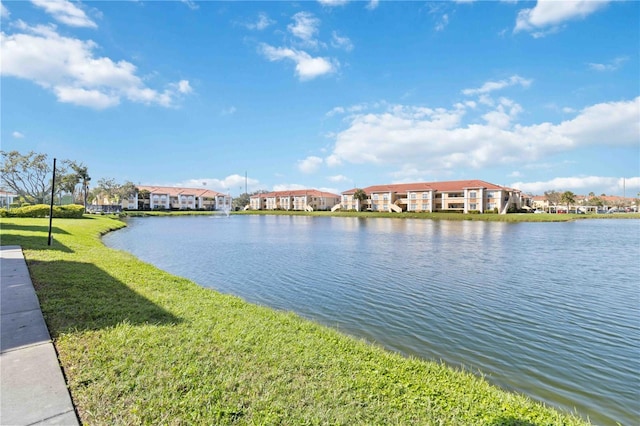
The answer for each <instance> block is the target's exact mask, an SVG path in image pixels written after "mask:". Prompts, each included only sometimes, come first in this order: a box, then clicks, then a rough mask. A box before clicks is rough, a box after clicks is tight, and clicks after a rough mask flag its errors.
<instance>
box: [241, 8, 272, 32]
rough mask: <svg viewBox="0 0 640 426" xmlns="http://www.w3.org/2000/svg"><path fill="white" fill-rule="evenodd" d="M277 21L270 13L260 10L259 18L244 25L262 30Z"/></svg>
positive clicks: (251, 28)
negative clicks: (271, 17) (270, 16)
mask: <svg viewBox="0 0 640 426" xmlns="http://www.w3.org/2000/svg"><path fill="white" fill-rule="evenodd" d="M275 22H276V21H274V20H273V19H270V18H269V15H267V14H266V13H264V12H260V13H259V14H258V19H257V20H256V21H255V22H251V23H248V24H245V25H244V26H245V27H247V28H248V29H250V30H258V31H262V30H264V29H266V28H268V27H269V26H270V25H273V24H274V23H275Z"/></svg>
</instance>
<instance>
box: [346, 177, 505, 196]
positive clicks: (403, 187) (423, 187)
mask: <svg viewBox="0 0 640 426" xmlns="http://www.w3.org/2000/svg"><path fill="white" fill-rule="evenodd" d="M479 188H485V189H494V190H498V189H508V188H505V187H503V186H499V185H495V184H493V183H489V182H485V181H483V180H477V179H474V180H452V181H443V182H415V183H396V184H387V185H373V186H368V187H366V188H362V190H364V192H365V193H367V194H371V193H374V192H396V193H400V194H402V193H406V192H409V191H429V190H434V191H440V192H450V191H461V190H463V189H479ZM357 189H358V188H353V189H350V190H348V191H345V192H343V194H346V195H350V194H354V193H355V192H356V190H357Z"/></svg>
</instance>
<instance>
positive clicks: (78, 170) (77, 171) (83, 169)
mask: <svg viewBox="0 0 640 426" xmlns="http://www.w3.org/2000/svg"><path fill="white" fill-rule="evenodd" d="M69 166H70V167H71V169H72V170H73V174H74V175H75V178H76V179H75V181H76V184H81V185H82V189H81V191H82V203H83V205H84V210H85V212H86V211H87V195H88V194H87V193H88V191H89V181H90V180H91V178H90V177H89V171H88V169H87V166H85V165H84V164H82V163H80V164H78V163H76V162H75V161H71V162H70V163H69Z"/></svg>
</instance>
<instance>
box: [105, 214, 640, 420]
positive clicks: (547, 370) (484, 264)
mask: <svg viewBox="0 0 640 426" xmlns="http://www.w3.org/2000/svg"><path fill="white" fill-rule="evenodd" d="M104 240H105V243H106V244H107V245H108V246H110V247H114V248H119V249H124V250H127V251H130V252H131V253H133V254H135V255H136V256H137V257H138V258H140V259H142V260H144V261H147V262H150V263H153V264H155V265H157V266H158V267H160V268H162V269H164V270H167V271H169V272H171V273H174V274H176V275H180V276H184V277H187V278H190V279H192V280H194V281H195V282H197V283H199V284H200V285H202V286H206V287H212V288H214V289H217V290H219V291H221V292H224V293H229V294H234V295H238V296H240V297H242V298H244V299H245V300H248V301H250V302H254V303H259V304H263V305H267V306H271V307H273V308H277V309H284V310H291V311H295V312H297V313H299V314H300V315H302V316H304V317H307V318H310V319H312V320H315V321H318V322H321V323H323V324H327V325H329V326H331V327H335V328H338V329H340V330H342V331H343V332H345V333H348V334H352V335H355V336H358V337H363V338H366V339H368V340H370V341H375V342H377V343H379V344H382V345H384V346H385V347H387V348H389V349H390V350H394V351H398V352H401V353H403V354H405V355H412V356H418V357H421V358H425V359H430V360H442V361H443V362H446V363H447V364H450V365H452V366H455V367H461V368H465V369H469V370H472V371H474V372H481V373H482V374H484V375H485V376H486V378H487V379H488V380H489V381H491V382H492V383H495V384H497V385H499V386H501V387H503V388H506V389H509V390H515V391H518V392H522V393H525V394H527V395H529V396H531V397H532V398H534V399H537V400H540V401H543V402H545V403H548V404H550V405H554V406H556V407H560V408H562V409H565V410H569V411H574V410H575V411H577V412H578V413H579V414H580V415H582V416H583V417H587V416H588V417H589V418H590V419H591V421H593V422H594V423H595V424H615V422H620V423H622V424H627V425H633V424H638V419H639V418H640V407H639V405H640V402H639V400H640V393H639V392H640V313H639V312H640V284H639V282H640V261H639V259H640V221H637V220H582V221H576V222H568V223H499V222H472V221H432V220H419V219H388V218H338V217H309V216H231V217H224V216H214V217H207V216H186V217H185V216H181V217H152V218H132V219H130V220H129V226H128V227H127V228H125V229H123V230H120V231H117V232H115V233H112V234H109V235H107V236H106V237H105V238H104Z"/></svg>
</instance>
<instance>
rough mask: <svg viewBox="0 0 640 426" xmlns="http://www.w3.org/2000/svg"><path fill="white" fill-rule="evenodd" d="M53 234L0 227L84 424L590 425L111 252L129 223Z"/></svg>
mask: <svg viewBox="0 0 640 426" xmlns="http://www.w3.org/2000/svg"><path fill="white" fill-rule="evenodd" d="M53 225H54V231H53V233H54V242H53V245H52V246H51V247H48V246H47V245H46V244H47V226H48V220H47V219H18V218H13V219H7V218H4V219H0V228H1V242H2V245H21V246H22V247H23V249H24V253H25V256H26V259H27V263H28V265H29V270H30V273H31V277H32V279H33V282H34V285H35V287H36V290H37V293H38V297H39V299H40V303H41V305H42V310H43V313H44V316H45V319H46V322H47V325H48V327H49V330H50V332H51V335H52V337H53V338H54V341H55V346H56V348H57V350H58V352H59V357H60V362H61V364H62V366H63V368H64V372H65V374H66V377H67V381H68V385H69V388H70V390H71V395H72V398H73V401H74V403H75V405H76V407H77V409H78V412H79V414H80V417H81V420H82V422H83V423H84V424H108V425H118V424H122V425H131V424H172V425H173V424H176V425H178V424H189V425H191V424H251V425H263V424H264V425H273V424H284V425H310V424H331V425H334V424H335V425H338V424H345V425H352V424H366V425H371V424H374V425H376V424H379V425H388V424H411V425H414V424H415V425H521V426H531V425H579V424H585V423H584V421H583V420H580V419H579V418H577V417H574V416H572V415H570V414H566V413H560V412H558V411H556V410H553V409H551V408H547V407H544V406H543V405H541V404H539V403H536V402H533V401H531V400H530V399H528V398H526V397H524V396H522V395H517V394H514V393H508V392H505V391H502V390H500V389H498V388H497V387H494V386H492V385H490V384H488V383H487V382H486V381H485V380H483V379H482V378H479V377H477V376H475V375H472V374H470V373H467V372H462V371H456V370H454V369H451V368H449V367H446V366H444V365H442V364H440V363H436V362H430V361H424V360H418V359H412V358H405V357H402V356H400V355H398V354H394V353H391V352H389V351H386V350H384V349H382V348H380V347H377V346H375V345H372V344H369V343H366V342H364V341H360V340H357V339H354V338H351V337H348V336H345V335H343V334H340V333H339V332H338V331H335V330H333V329H330V328H327V327H323V326H320V325H318V324H315V323H313V322H310V321H307V320H304V319H301V318H300V317H298V316H297V315H295V314H292V313H287V312H280V311H275V310H272V309H269V308H266V307H261V306H257V305H253V304H249V303H246V302H244V301H242V300H241V299H239V298H236V297H232V296H228V295H222V294H220V293H217V292H215V291H213V290H210V289H205V288H202V287H200V286H198V285H197V284H195V283H193V282H191V281H188V280H186V279H183V278H179V277H176V276H173V275H170V274H167V273H165V272H163V271H160V270H159V269H157V268H155V267H153V266H151V265H149V264H146V263H143V262H141V261H139V260H137V259H136V258H135V257H133V256H131V255H129V254H127V253H124V252H121V251H116V250H112V249H109V248H106V247H105V246H104V245H103V244H102V243H101V241H100V238H99V237H100V235H101V234H103V233H106V232H108V231H110V230H114V229H117V228H119V227H122V226H124V225H123V223H122V222H120V221H118V220H115V219H112V218H109V217H106V216H86V217H85V218H84V219H75V220H74V219H54V222H53ZM150 243H151V242H150ZM178 249H179V248H178ZM203 267H206V265H203Z"/></svg>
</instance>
